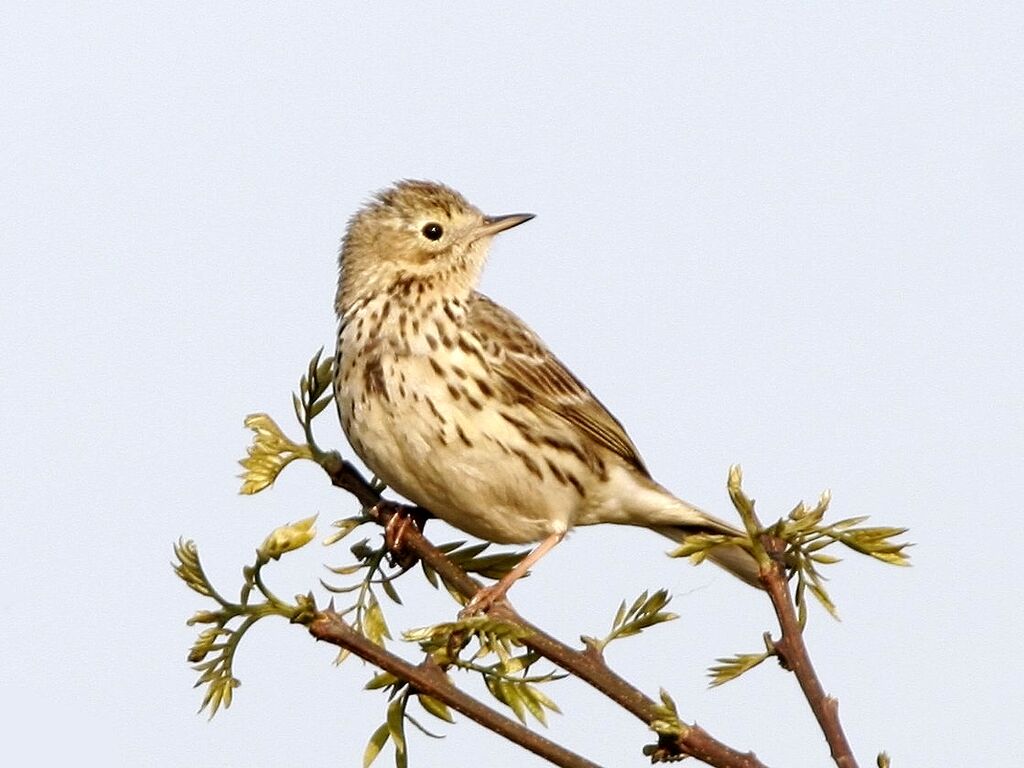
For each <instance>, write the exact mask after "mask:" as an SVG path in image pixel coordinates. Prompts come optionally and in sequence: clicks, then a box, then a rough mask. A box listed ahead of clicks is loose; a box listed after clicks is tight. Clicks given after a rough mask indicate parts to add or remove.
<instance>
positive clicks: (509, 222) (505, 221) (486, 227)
mask: <svg viewBox="0 0 1024 768" xmlns="http://www.w3.org/2000/svg"><path fill="white" fill-rule="evenodd" d="M532 218H533V214H532V213H510V214H508V215H507V216H485V217H484V223H483V224H481V225H480V226H479V227H477V228H476V231H475V232H474V233H473V234H474V235H475V237H477V238H481V237H491V236H492V235H496V234H498V233H499V232H504V231H505V230H506V229H512V227H518V226H519V225H520V224H525V223H526V222H528V221H529V220H530V219H532Z"/></svg>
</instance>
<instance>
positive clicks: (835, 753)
mask: <svg viewBox="0 0 1024 768" xmlns="http://www.w3.org/2000/svg"><path fill="white" fill-rule="evenodd" d="M759 527H760V524H759ZM760 541H761V544H762V546H763V547H764V549H765V552H766V553H767V554H768V556H769V557H770V558H771V564H770V565H769V566H768V567H767V568H764V567H763V568H762V569H761V582H762V583H763V584H764V586H765V589H766V590H767V591H768V596H769V597H770V598H771V601H772V607H773V608H774V609H775V616H776V618H778V621H779V628H780V629H781V630H782V637H781V638H780V639H779V640H775V641H773V647H774V651H775V653H776V655H777V656H778V658H779V663H780V664H781V665H782V666H783V667H784V668H785V669H788V670H790V671H791V672H792V673H793V674H794V675H796V679H797V682H798V683H799V684H800V689H801V690H802V691H803V692H804V697H805V698H806V699H807V703H808V704H809V705H810V707H811V711H812V712H813V713H814V717H815V719H817V721H818V725H819V726H820V727H821V731H822V733H823V734H824V735H825V741H827V742H828V746H829V749H830V750H831V752H832V759H833V760H834V761H835V764H836V765H837V766H838V767H839V768H857V760H856V758H855V757H854V756H853V750H852V749H851V748H850V742H849V741H847V739H846V734H845V733H844V732H843V725H842V723H840V722H839V702H838V700H836V699H835V698H833V697H832V696H829V695H828V694H827V693H825V689H824V688H823V687H822V685H821V681H820V680H819V679H818V675H817V673H816V672H815V671H814V665H813V664H811V657H810V654H809V653H808V651H807V645H806V643H804V633H803V629H802V628H801V627H800V621H799V619H798V618H797V615H796V608H795V607H794V603H793V596H792V594H791V593H790V590H789V580H788V579H787V577H786V571H785V566H784V565H783V555H784V553H785V549H786V543H785V542H784V541H783V540H781V539H778V538H775V537H773V536H769V535H767V534H765V535H762V536H761V537H760Z"/></svg>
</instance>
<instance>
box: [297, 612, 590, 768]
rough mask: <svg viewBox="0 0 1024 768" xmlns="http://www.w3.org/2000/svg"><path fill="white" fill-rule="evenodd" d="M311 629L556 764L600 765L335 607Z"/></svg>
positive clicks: (577, 767)
mask: <svg viewBox="0 0 1024 768" xmlns="http://www.w3.org/2000/svg"><path fill="white" fill-rule="evenodd" d="M309 632H310V634H312V635H313V637H315V638H316V639H318V640H324V641H326V642H328V643H333V644H334V645H337V646H338V647H340V648H344V649H346V650H348V651H351V652H352V653H354V654H355V655H356V656H359V657H360V658H362V659H365V660H366V661H368V662H370V663H371V664H373V665H375V666H377V667H379V668H380V669H382V670H384V671H385V672H390V673H391V674H392V675H394V676H395V677H397V678H400V679H402V680H406V681H408V682H409V684H410V685H412V686H413V688H414V689H415V690H416V691H417V692H418V693H425V694H427V695H429V696H431V697H432V698H434V699H437V700H438V701H441V702H443V703H445V704H447V705H448V706H449V707H451V708H452V709H454V710H456V711H458V712H461V713H462V714H464V715H465V716H466V717H468V718H470V719H471V720H474V721H476V722H477V723H479V724H480V725H482V726H484V727H485V728H487V729H488V730H491V731H494V732H495V733H497V734H498V735H499V736H504V737H505V738H506V739H509V740H510V741H512V742H514V743H516V744H518V745H519V746H521V747H523V748H524V749H528V750H530V751H531V752H533V753H534V754H537V755H540V756H541V757H543V758H544V759H546V760H548V761H550V762H552V763H554V764H555V765H560V766H564V768H597V764H596V763H592V762H591V761H589V760H587V759H585V758H583V757H580V756H579V755H577V754H576V753H575V752H570V751H569V750H567V749H565V748H564V747H562V746H560V745H559V744H556V743H555V742H553V741H551V740H550V739H546V738H544V737H543V736H541V735H540V734H539V733H536V732H535V731H531V730H530V729H529V728H527V727H526V726H524V725H520V724H519V723H517V722H516V721H515V720H512V719H510V718H508V717H505V716H504V715H502V714H500V713H499V712H496V711H495V710H493V709H491V708H490V707H488V706H487V705H486V704H483V703H481V702H480V701H478V700H477V699H475V698H473V697H472V696H470V695H469V694H467V693H465V692H463V691H462V690H460V689H459V688H457V687H456V686H455V685H453V684H452V683H451V681H450V680H449V679H448V677H447V676H446V675H445V674H444V672H442V671H441V669H440V667H438V666H437V664H436V663H434V662H433V661H432V660H431V659H429V658H428V659H426V660H425V661H424V662H423V663H422V664H419V665H414V664H410V663H409V662H408V661H406V660H405V659H403V658H402V657H401V656H397V655H395V654H393V653H391V652H390V651H387V650H385V649H384V648H382V647H381V646H379V645H377V644H376V643H374V642H372V641H370V640H368V639H367V638H365V637H364V636H363V635H361V634H360V633H358V632H356V631H355V630H353V629H352V628H351V627H350V626H348V624H346V623H345V621H344V620H343V619H342V618H341V617H340V616H339V615H338V614H337V613H335V612H334V611H333V610H330V609H329V610H327V611H321V612H319V613H317V614H316V616H315V617H314V619H313V621H312V623H311V624H310V625H309Z"/></svg>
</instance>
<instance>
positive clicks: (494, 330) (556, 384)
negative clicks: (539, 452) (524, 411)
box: [468, 294, 648, 475]
mask: <svg viewBox="0 0 1024 768" xmlns="http://www.w3.org/2000/svg"><path fill="white" fill-rule="evenodd" d="M470 306H471V309H470V314H469V318H468V320H469V325H470V327H472V328H473V329H474V331H476V335H477V339H478V341H479V342H480V345H481V347H482V349H483V351H484V355H485V357H486V359H487V364H488V367H489V368H490V370H491V371H492V372H493V373H494V374H495V375H496V378H497V379H498V381H499V382H500V384H501V389H502V391H501V395H502V396H503V397H504V398H505V399H507V400H509V401H511V402H517V403H522V404H525V405H528V406H535V405H536V406H540V407H542V408H544V409H545V410H546V411H547V412H548V413H550V414H552V415H553V416H554V417H556V418H557V419H560V420H562V421H563V422H564V423H566V424H567V425H569V426H570V427H571V428H573V429H575V430H576V431H578V432H580V433H582V435H583V436H585V437H588V438H590V439H592V440H594V441H596V442H597V443H598V444H600V445H602V446H604V447H605V448H607V449H608V450H610V451H612V452H613V453H616V454H618V455H619V456H621V457H622V458H623V459H625V461H627V462H628V463H629V464H631V465H632V466H634V467H635V468H636V469H638V470H639V471H640V472H642V473H643V474H645V475H647V474H648V473H647V469H646V467H644V463H643V460H642V459H641V458H640V453H639V451H637V449H636V446H635V445H633V441H632V440H630V439H629V436H628V435H627V434H626V430H625V429H623V428H622V425H621V424H620V423H619V422H618V420H617V419H616V418H615V417H614V416H612V415H611V414H610V413H609V412H608V409H607V408H605V407H604V406H603V405H602V404H601V402H600V401H599V400H598V399H597V398H596V397H594V395H593V394H592V393H591V392H590V390H589V389H587V388H586V387H585V386H583V384H582V383H581V382H580V380H579V379H577V378H576V377H575V376H573V375H572V373H571V372H570V371H569V369H568V368H566V367H565V365H563V364H562V362H561V361H560V360H559V359H558V358H557V357H555V356H554V355H553V354H552V353H551V351H550V350H549V349H548V348H547V347H546V346H545V345H544V342H543V341H541V340H540V338H539V337H538V336H537V334H535V333H534V332H533V331H531V330H530V329H529V327H527V325H526V323H524V322H523V321H522V320H520V319H519V318H518V317H516V316H515V315H514V314H512V313H511V312H509V311H508V310H507V309H505V308H504V307H502V306H500V305H498V304H495V303H494V302H493V301H491V300H490V299H488V298H487V297H486V296H483V295H480V294H478V295H477V297H476V300H475V301H474V302H473V303H472V304H471V305H470Z"/></svg>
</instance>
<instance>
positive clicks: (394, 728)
mask: <svg viewBox="0 0 1024 768" xmlns="http://www.w3.org/2000/svg"><path fill="white" fill-rule="evenodd" d="M404 709H405V697H404V696H401V697H399V698H397V699H395V700H394V701H392V702H391V703H390V704H389V705H388V715H387V727H388V733H389V734H390V735H391V741H392V742H394V745H395V765H401V764H402V761H403V760H404V759H405V754H406V752H405V716H404V715H405V713H404Z"/></svg>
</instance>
